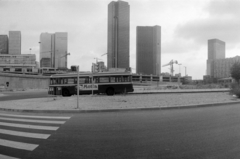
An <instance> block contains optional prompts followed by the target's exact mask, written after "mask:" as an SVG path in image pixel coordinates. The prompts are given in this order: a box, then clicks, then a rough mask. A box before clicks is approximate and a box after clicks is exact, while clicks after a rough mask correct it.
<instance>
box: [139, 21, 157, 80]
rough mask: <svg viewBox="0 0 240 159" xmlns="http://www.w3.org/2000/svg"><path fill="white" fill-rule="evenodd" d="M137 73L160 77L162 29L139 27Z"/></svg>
mask: <svg viewBox="0 0 240 159" xmlns="http://www.w3.org/2000/svg"><path fill="white" fill-rule="evenodd" d="M136 48H137V50H136V52H137V53H136V56H137V59H136V72H137V73H139V74H147V75H150V74H153V75H160V73H161V27H160V26H157V25H156V26H138V27H137V46H136Z"/></svg>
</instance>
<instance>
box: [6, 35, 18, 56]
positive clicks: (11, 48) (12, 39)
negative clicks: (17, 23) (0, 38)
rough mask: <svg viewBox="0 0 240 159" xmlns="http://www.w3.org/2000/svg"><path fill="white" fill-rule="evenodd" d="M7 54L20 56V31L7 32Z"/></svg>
mask: <svg viewBox="0 0 240 159" xmlns="http://www.w3.org/2000/svg"><path fill="white" fill-rule="evenodd" d="M8 53H9V54H10V55H21V32H20V31H9V43H8Z"/></svg>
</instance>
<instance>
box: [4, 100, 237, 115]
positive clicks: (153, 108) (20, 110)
mask: <svg viewBox="0 0 240 159" xmlns="http://www.w3.org/2000/svg"><path fill="white" fill-rule="evenodd" d="M226 104H228V105H234V104H240V101H234V102H223V103H207V104H192V105H178V106H172V107H169V106H162V107H158V106H154V107H149V108H144V107H139V108H127V109H99V110H80V109H75V110H72V109H71V110H32V109H8V108H0V111H9V112H27V113H100V112H125V111H141V110H171V109H188V108H200V107H212V106H223V105H226Z"/></svg>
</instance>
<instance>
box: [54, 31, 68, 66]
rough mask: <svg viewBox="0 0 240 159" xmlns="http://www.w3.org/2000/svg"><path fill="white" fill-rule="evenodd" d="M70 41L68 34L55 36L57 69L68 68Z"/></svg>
mask: <svg viewBox="0 0 240 159" xmlns="http://www.w3.org/2000/svg"><path fill="white" fill-rule="evenodd" d="M67 46H68V39H67V33H66V32H57V33H55V34H54V47H55V48H54V50H55V54H54V65H55V68H67V50H68V48H67Z"/></svg>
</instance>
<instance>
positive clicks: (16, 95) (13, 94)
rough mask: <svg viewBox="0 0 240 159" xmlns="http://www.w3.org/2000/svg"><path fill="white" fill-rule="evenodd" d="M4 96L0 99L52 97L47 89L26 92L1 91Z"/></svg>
mask: <svg viewBox="0 0 240 159" xmlns="http://www.w3.org/2000/svg"><path fill="white" fill-rule="evenodd" d="M0 93H1V94H3V96H0V101H8V100H19V99H30V98H45V97H50V95H48V93H47V90H41V91H30V92H28V91H26V92H0Z"/></svg>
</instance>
